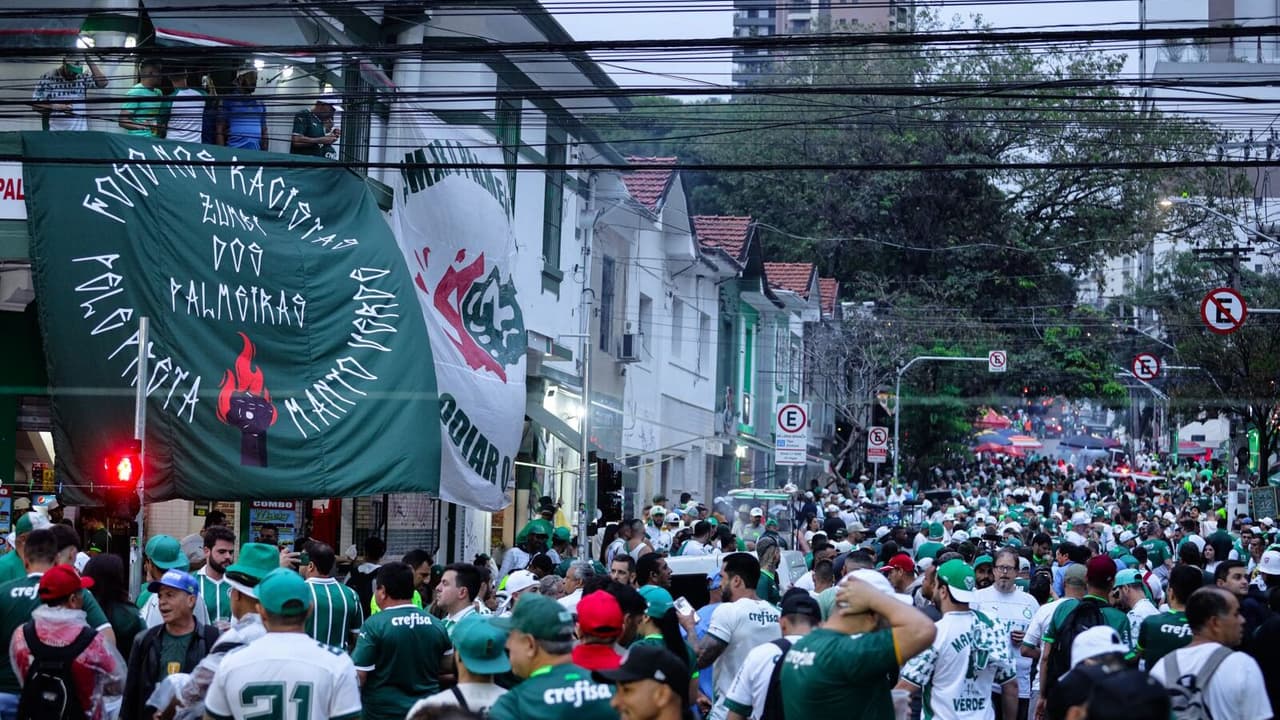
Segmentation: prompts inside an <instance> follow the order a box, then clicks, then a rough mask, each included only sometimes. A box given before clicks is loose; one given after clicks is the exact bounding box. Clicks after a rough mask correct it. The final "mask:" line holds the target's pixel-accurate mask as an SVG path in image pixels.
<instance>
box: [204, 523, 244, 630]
mask: <svg viewBox="0 0 1280 720" xmlns="http://www.w3.org/2000/svg"><path fill="white" fill-rule="evenodd" d="M204 557H205V564H204V567H202V568H200V570H198V571H197V572H196V579H198V580H199V581H200V598H201V599H203V600H204V605H205V609H207V610H208V611H209V622H210V623H212V624H214V625H217V626H218V627H219V628H220V629H222V630H226V629H227V628H228V627H231V586H230V585H228V584H227V578H226V575H225V573H226V571H227V566H229V565H231V563H233V562H235V559H236V534H235V533H233V532H231V529H230V528H227V527H225V526H222V525H214V526H212V527H209V528H207V529H206V530H205V531H204Z"/></svg>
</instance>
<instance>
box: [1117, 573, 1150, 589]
mask: <svg viewBox="0 0 1280 720" xmlns="http://www.w3.org/2000/svg"><path fill="white" fill-rule="evenodd" d="M1142 584H1143V582H1142V576H1141V575H1139V574H1138V571H1137V570H1131V569H1129V568H1125V569H1124V570H1121V571H1120V572H1118V573H1116V587H1122V586H1124V585H1142Z"/></svg>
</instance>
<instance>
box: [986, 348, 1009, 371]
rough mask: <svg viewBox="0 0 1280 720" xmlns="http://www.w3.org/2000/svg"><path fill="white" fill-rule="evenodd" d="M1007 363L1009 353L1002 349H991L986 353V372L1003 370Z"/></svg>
mask: <svg viewBox="0 0 1280 720" xmlns="http://www.w3.org/2000/svg"><path fill="white" fill-rule="evenodd" d="M1008 364H1009V355H1008V354H1007V353H1006V352H1005V351H1003V350H992V351H991V352H989V353H987V372H1004V369H1005V367H1006V366H1007V365H1008Z"/></svg>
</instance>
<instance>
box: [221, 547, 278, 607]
mask: <svg viewBox="0 0 1280 720" xmlns="http://www.w3.org/2000/svg"><path fill="white" fill-rule="evenodd" d="M279 567H280V551H279V550H277V549H276V547H275V546H274V545H267V544H266V543H245V544H244V545H241V546H240V557H239V558H237V559H236V561H235V563H234V564H233V565H231V566H229V567H228V568H227V570H226V573H227V581H228V582H230V583H231V587H233V588H235V589H236V590H239V591H240V592H242V593H244V594H245V595H248V596H249V597H257V595H256V594H255V593H254V587H255V586H257V585H258V583H260V582H262V581H263V580H264V579H266V577H267V575H269V574H270V573H271V571H273V570H276V569H279Z"/></svg>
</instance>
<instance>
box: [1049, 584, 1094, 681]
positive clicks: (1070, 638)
mask: <svg viewBox="0 0 1280 720" xmlns="http://www.w3.org/2000/svg"><path fill="white" fill-rule="evenodd" d="M1102 607H1103V606H1102V603H1101V602H1099V601H1098V600H1097V599H1096V598H1091V597H1085V598H1081V599H1080V601H1079V602H1077V603H1076V606H1075V607H1073V608H1071V612H1069V613H1067V616H1066V617H1065V618H1063V619H1062V627H1060V628H1058V631H1057V632H1056V633H1055V634H1054V638H1053V643H1052V644H1051V645H1050V646H1049V661H1048V663H1047V664H1046V666H1045V673H1044V677H1042V678H1040V686H1041V688H1043V690H1044V695H1045V696H1046V697H1047V696H1048V693H1049V690H1051V689H1053V686H1054V685H1056V684H1057V683H1058V678H1060V677H1062V676H1063V675H1065V674H1066V673H1067V671H1068V670H1070V669H1071V643H1072V642H1074V641H1075V639H1076V636H1077V635H1079V634H1080V633H1082V632H1084V631H1085V630H1088V629H1089V628H1091V627H1097V626H1099V625H1101V624H1103V622H1104V619H1103V617H1102Z"/></svg>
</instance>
